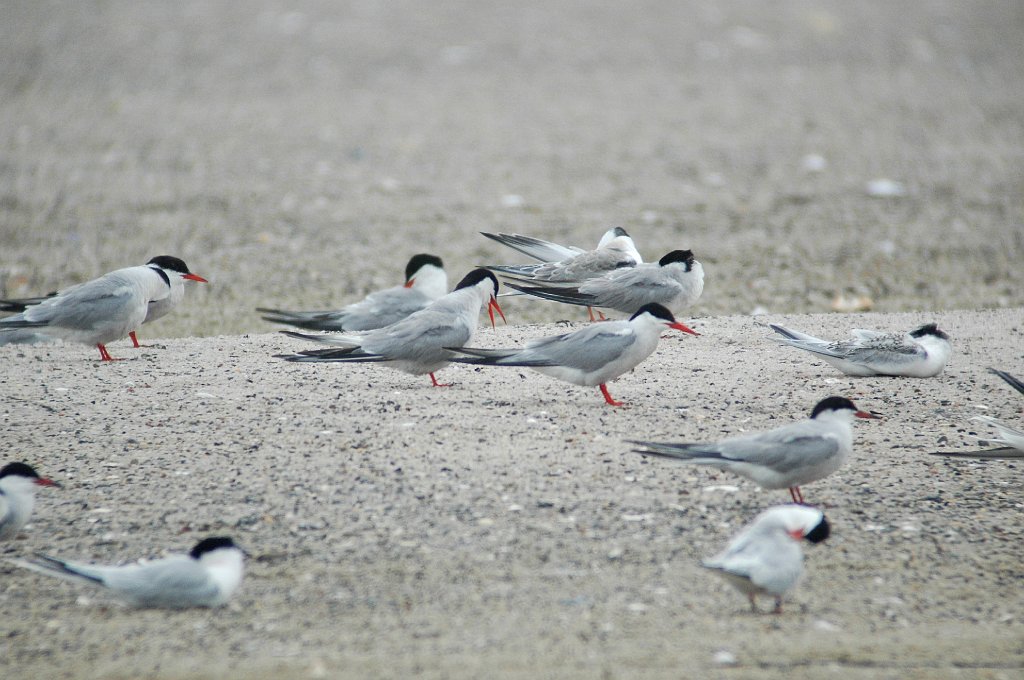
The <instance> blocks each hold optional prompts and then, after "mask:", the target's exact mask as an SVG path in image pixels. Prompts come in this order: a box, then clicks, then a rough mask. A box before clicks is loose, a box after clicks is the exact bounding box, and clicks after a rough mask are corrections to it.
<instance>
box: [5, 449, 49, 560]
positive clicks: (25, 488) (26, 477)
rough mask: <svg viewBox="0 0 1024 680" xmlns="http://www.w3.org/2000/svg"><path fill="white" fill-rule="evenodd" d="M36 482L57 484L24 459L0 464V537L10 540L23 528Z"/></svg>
mask: <svg viewBox="0 0 1024 680" xmlns="http://www.w3.org/2000/svg"><path fill="white" fill-rule="evenodd" d="M36 486H60V484H57V482H55V481H53V480H52V479H47V478H46V477H40V476H39V473H37V472H36V471H35V470H33V469H32V467H31V466H30V465H26V464H25V463H8V464H7V465H5V466H3V468H0V541H9V540H11V539H12V538H14V537H15V536H17V535H18V532H19V531H21V530H22V529H24V528H25V525H26V524H28V520H29V518H30V517H31V516H32V508H34V507H35V503H36V495H35V490H36Z"/></svg>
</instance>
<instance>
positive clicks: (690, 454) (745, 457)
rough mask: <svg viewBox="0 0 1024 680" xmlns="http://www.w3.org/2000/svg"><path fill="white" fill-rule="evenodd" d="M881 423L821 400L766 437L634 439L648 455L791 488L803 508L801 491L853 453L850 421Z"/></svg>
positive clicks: (848, 404)
mask: <svg viewBox="0 0 1024 680" xmlns="http://www.w3.org/2000/svg"><path fill="white" fill-rule="evenodd" d="M855 416H856V417H857V418H878V416H876V415H874V414H872V413H867V412H865V411H859V410H857V407H856V406H854V405H853V402H852V401H850V400H849V399H846V398H844V397H828V398H827V399H822V400H821V401H819V402H818V404H817V405H816V406H815V407H814V410H813V411H811V417H810V419H808V420H803V421H800V422H797V423H793V424H792V425H786V426H784V427H779V428H776V429H774V430H769V431H767V432H760V433H758V434H751V435H746V436H743V437H733V438H730V439H723V440H722V441H720V442H711V443H707V444H672V443H665V442H644V441H633V440H630V443H631V444H639V445H640V446H643V447H644V448H643V449H634V450H635V451H636V452H637V453H642V454H644V455H648V456H662V457H664V458H672V459H674V460H679V461H682V462H685V463H696V464H697V465H709V466H711V467H716V468H719V469H721V470H728V471H730V472H735V473H736V474H738V475H739V476H741V477H746V478H747V479H749V480H750V481H752V482H754V483H755V484H757V485H758V486H760V487H761V488H762V489H786V488H788V489H789V494H790V496H791V497H792V498H793V502H795V503H803V502H804V496H803V494H802V493H801V492H800V487H801V486H802V485H804V484H809V483H810V482H815V481H817V480H819V479H824V478H825V477H828V476H829V475H830V474H832V473H833V472H835V471H836V470H838V469H839V468H841V467H842V466H843V464H844V463H845V462H846V459H847V458H849V456H850V453H851V452H852V450H853V432H852V429H851V427H850V419H851V418H853V417H855Z"/></svg>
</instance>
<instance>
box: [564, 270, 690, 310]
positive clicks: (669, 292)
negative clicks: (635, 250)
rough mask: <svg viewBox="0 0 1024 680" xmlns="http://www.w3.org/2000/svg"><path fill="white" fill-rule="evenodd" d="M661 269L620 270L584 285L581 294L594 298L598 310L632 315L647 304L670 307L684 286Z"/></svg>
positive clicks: (580, 289) (581, 286)
mask: <svg viewBox="0 0 1024 680" xmlns="http://www.w3.org/2000/svg"><path fill="white" fill-rule="evenodd" d="M660 269H661V267H659V266H658V265H654V266H652V267H632V268H627V269H619V270H616V271H614V272H610V273H608V274H606V275H604V276H602V277H599V278H595V279H589V280H587V281H584V282H583V283H582V284H580V287H579V292H580V293H582V294H585V295H589V296H591V297H592V298H593V299H594V300H595V304H596V306H598V307H609V308H611V309H617V310H620V311H623V312H627V313H630V314H632V313H633V312H635V311H636V310H638V309H639V308H640V307H642V306H644V305H645V304H647V303H650V302H659V303H666V302H669V301H670V300H672V299H674V298H675V297H676V296H677V295H679V294H680V293H681V292H682V290H683V287H682V284H681V283H680V282H679V281H677V280H675V279H674V278H673V277H671V276H669V275H667V274H666V273H664V272H662V271H659V270H660Z"/></svg>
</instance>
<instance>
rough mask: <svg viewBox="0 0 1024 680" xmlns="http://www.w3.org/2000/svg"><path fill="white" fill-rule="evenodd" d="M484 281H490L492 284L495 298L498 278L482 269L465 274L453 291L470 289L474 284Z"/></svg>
mask: <svg viewBox="0 0 1024 680" xmlns="http://www.w3.org/2000/svg"><path fill="white" fill-rule="evenodd" d="M484 279H490V280H491V281H492V282H493V283H494V296H495V297H497V296H498V278H497V277H496V276H495V275H494V274H492V273H491V272H490V271H489V270H487V269H483V268H482V267H481V268H480V269H474V270H473V271H471V272H470V273H468V274H466V276H464V277H463V279H462V280H461V281H459V283H458V285H457V286H455V290H461V289H462V288H470V287H471V286H475V285H476V284H478V283H480V282H481V281H483V280H484Z"/></svg>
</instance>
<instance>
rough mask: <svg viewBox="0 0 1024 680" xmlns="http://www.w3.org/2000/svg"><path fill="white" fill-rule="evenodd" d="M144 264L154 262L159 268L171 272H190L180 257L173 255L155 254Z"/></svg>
mask: <svg viewBox="0 0 1024 680" xmlns="http://www.w3.org/2000/svg"><path fill="white" fill-rule="evenodd" d="M146 264H155V265H156V266H157V267H160V268H161V269H167V270H169V271H172V272H178V273H179V274H191V273H192V272H190V271H189V270H188V265H187V264H185V261H184V260H182V259H181V258H178V257H174V256H173V255H157V256H156V257H154V258H153V259H152V260H150V261H149V262H147V263H146Z"/></svg>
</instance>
